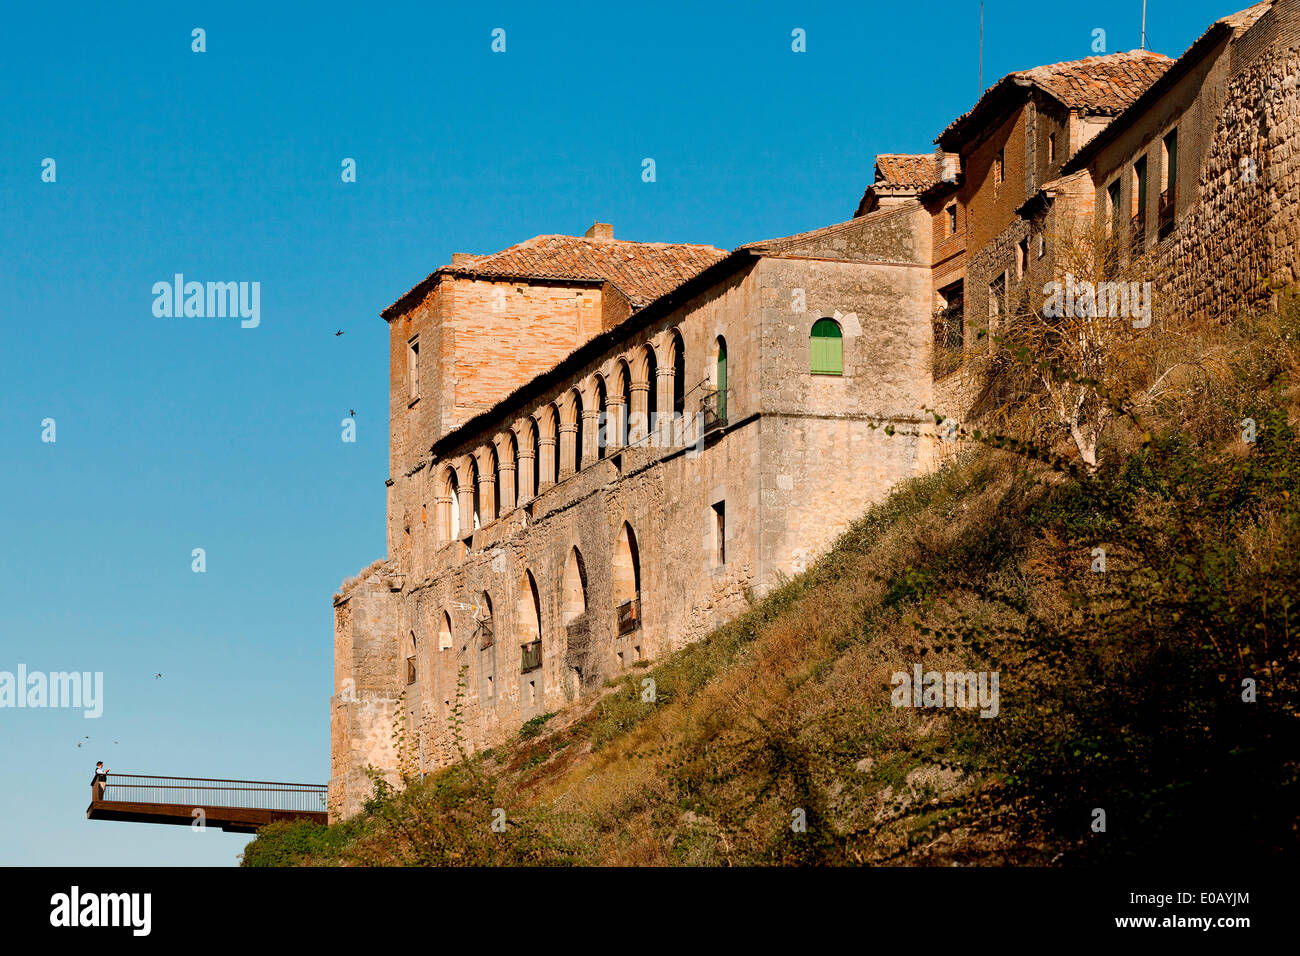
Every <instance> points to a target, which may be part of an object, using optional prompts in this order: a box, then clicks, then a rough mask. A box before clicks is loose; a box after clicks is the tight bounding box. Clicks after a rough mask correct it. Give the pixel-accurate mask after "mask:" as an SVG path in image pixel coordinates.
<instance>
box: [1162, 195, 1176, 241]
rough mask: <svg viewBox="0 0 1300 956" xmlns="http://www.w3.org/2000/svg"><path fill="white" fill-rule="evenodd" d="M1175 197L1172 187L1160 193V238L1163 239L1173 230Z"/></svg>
mask: <svg viewBox="0 0 1300 956" xmlns="http://www.w3.org/2000/svg"><path fill="white" fill-rule="evenodd" d="M1176 199H1177V197H1176V195H1175V192H1174V190H1173V189H1172V188H1170V189H1166V190H1165V191H1164V192H1162V193H1161V194H1160V227H1159V228H1160V238H1161V239H1164V238H1167V237H1168V236H1169V234H1170V233H1171V232H1173V231H1174V206H1175V201H1176Z"/></svg>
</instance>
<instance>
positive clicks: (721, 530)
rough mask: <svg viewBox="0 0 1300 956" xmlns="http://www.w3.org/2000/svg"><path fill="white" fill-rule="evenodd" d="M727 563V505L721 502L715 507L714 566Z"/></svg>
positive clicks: (718, 566) (717, 566)
mask: <svg viewBox="0 0 1300 956" xmlns="http://www.w3.org/2000/svg"><path fill="white" fill-rule="evenodd" d="M726 563H727V503H726V502H725V501H719V502H718V503H717V504H715V505H714V506H713V566H714V567H715V568H720V567H722V566H723V565H724V564H726Z"/></svg>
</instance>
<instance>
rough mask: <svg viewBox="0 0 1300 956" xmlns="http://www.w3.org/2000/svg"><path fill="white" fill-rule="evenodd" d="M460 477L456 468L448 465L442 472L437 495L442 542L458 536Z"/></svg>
mask: <svg viewBox="0 0 1300 956" xmlns="http://www.w3.org/2000/svg"><path fill="white" fill-rule="evenodd" d="M460 495H461V491H460V479H459V478H458V477H457V475H456V469H455V468H453V467H452V466H451V465H448V466H447V467H446V469H445V472H444V474H443V480H442V489H441V494H440V495H439V496H438V498H439V501H438V505H439V509H440V512H441V513H440V514H439V516H438V523H439V526H440V529H441V532H442V540H443V543H447V542H450V541H455V540H457V539H458V538H459V537H460V519H461V500H460Z"/></svg>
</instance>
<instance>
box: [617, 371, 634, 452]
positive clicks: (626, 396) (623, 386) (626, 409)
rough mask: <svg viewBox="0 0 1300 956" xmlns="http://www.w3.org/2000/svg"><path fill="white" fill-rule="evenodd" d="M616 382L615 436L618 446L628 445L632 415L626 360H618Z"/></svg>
mask: <svg viewBox="0 0 1300 956" xmlns="http://www.w3.org/2000/svg"><path fill="white" fill-rule="evenodd" d="M617 368H618V372H617V376H616V379H615V380H616V382H617V387H618V397H619V401H620V405H619V415H618V423H617V426H616V429H617V430H616V431H615V434H616V435H617V436H618V443H619V445H626V444H628V439H629V437H630V436H629V435H628V425H629V419H630V416H631V414H632V369H631V367H630V366H629V365H628V364H627V360H626V359H619V362H618V366H617Z"/></svg>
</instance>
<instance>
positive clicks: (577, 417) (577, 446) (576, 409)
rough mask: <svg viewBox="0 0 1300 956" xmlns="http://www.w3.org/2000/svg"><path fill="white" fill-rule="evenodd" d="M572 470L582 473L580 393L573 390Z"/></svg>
mask: <svg viewBox="0 0 1300 956" xmlns="http://www.w3.org/2000/svg"><path fill="white" fill-rule="evenodd" d="M573 428H574V432H573V470H574V471H582V393H581V392H579V391H578V390H577V389H576V388H575V389H574V390H573Z"/></svg>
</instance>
